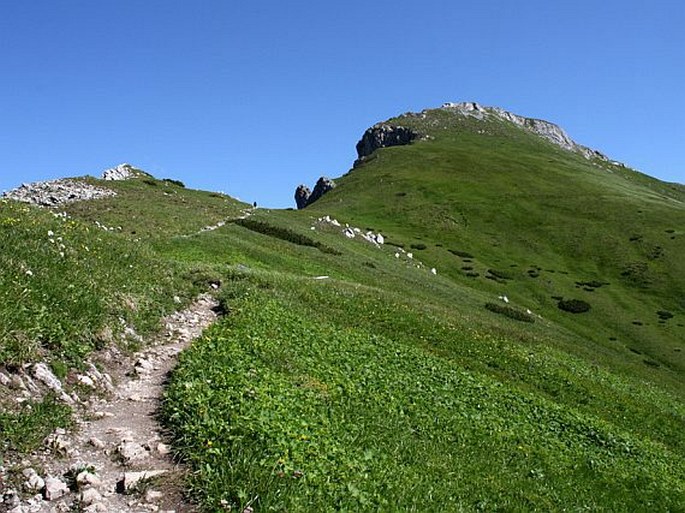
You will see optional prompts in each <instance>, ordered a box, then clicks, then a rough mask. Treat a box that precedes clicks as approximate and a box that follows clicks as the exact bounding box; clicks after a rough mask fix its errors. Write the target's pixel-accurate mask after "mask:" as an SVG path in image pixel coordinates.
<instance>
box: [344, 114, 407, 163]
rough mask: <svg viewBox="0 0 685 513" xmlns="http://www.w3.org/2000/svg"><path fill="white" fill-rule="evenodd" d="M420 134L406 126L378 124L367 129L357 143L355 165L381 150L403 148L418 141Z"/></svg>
mask: <svg viewBox="0 0 685 513" xmlns="http://www.w3.org/2000/svg"><path fill="white" fill-rule="evenodd" d="M419 137H420V134H418V133H417V132H415V131H414V130H412V129H411V128H407V127H404V126H396V125H389V124H387V123H378V124H376V125H374V126H372V127H371V128H369V129H367V130H366V132H364V135H362V138H361V139H360V141H359V142H358V143H357V156H358V158H357V161H356V162H355V165H357V164H358V163H360V162H363V160H364V159H365V158H366V157H368V156H369V155H371V154H372V153H373V152H374V151H376V150H377V149H379V148H387V147H389V146H402V145H405V144H409V143H411V142H412V141H414V140H415V139H418V138H419Z"/></svg>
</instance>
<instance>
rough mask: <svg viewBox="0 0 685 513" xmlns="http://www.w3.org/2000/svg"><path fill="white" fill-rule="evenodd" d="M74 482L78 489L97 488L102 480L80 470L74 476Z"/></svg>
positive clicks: (86, 471)
mask: <svg viewBox="0 0 685 513" xmlns="http://www.w3.org/2000/svg"><path fill="white" fill-rule="evenodd" d="M76 482H77V483H78V485H79V486H80V487H83V488H85V487H87V486H93V487H95V488H97V487H99V486H100V485H101V484H102V480H101V479H100V478H99V477H98V476H96V475H95V474H93V473H92V472H90V471H88V470H82V471H81V472H79V473H78V475H77V476H76Z"/></svg>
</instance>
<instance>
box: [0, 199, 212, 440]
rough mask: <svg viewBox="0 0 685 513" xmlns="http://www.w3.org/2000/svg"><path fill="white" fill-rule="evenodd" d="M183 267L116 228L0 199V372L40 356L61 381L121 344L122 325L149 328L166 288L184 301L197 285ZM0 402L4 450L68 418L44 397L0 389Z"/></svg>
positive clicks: (167, 299) (165, 300)
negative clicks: (18, 399) (34, 401)
mask: <svg viewBox="0 0 685 513" xmlns="http://www.w3.org/2000/svg"><path fill="white" fill-rule="evenodd" d="M185 272H187V271H186V268H181V267H179V266H177V265H175V264H173V263H172V262H165V261H162V260H160V259H159V258H158V256H157V255H155V254H154V253H153V252H152V251H151V250H150V248H148V247H147V246H146V245H143V244H140V243H136V242H133V241H131V240H130V239H128V238H126V237H124V236H122V235H121V234H118V233H112V232H109V231H105V230H103V229H102V228H98V227H96V226H94V225H92V224H90V223H88V224H86V223H84V222H82V221H79V220H76V219H73V218H68V217H65V216H62V215H60V214H57V213H55V212H53V211H49V210H45V209H39V208H35V207H31V206H28V205H25V204H21V203H16V202H13V201H4V200H2V201H0V370H1V369H2V367H4V368H5V369H8V370H10V371H16V370H17V369H21V366H22V365H23V364H26V363H31V362H36V361H47V362H48V363H49V364H50V365H51V366H52V368H53V370H55V372H56V373H57V374H58V375H59V376H60V377H61V378H64V377H65V376H66V374H67V373H68V370H69V369H70V368H77V369H78V368H79V367H81V365H82V363H83V360H84V359H85V358H86V357H87V356H88V355H89V354H90V353H91V352H92V351H94V350H96V349H99V348H103V347H106V346H108V345H111V344H120V345H121V346H122V348H125V347H126V345H127V343H128V342H129V341H128V340H126V339H123V338H122V337H121V335H122V333H123V330H124V328H125V327H126V326H130V327H132V328H134V329H135V330H136V331H137V332H138V333H139V334H141V335H145V334H147V333H150V332H152V331H155V330H157V329H158V328H159V319H160V317H161V316H162V315H164V314H166V313H169V312H171V311H173V310H174V309H175V308H178V305H177V304H176V303H175V302H174V301H173V297H174V295H177V296H179V297H180V298H182V301H188V300H189V299H190V297H192V295H193V294H195V293H196V292H197V290H199V288H198V286H196V285H195V284H193V283H192V282H191V281H189V280H184V279H183V274H184V273H185ZM0 406H1V407H2V410H3V414H2V416H0V432H2V433H4V435H3V440H2V444H3V446H4V447H5V448H7V447H9V448H10V449H11V450H14V449H20V450H28V448H30V447H32V446H35V444H37V443H40V442H41V441H42V437H44V436H45V431H46V429H48V428H52V427H55V425H56V424H57V425H64V424H65V422H64V420H65V418H67V417H68V416H67V417H65V415H63V411H62V410H63V408H62V407H58V406H56V405H55V404H54V403H52V402H45V403H39V404H38V405H34V407H33V408H32V407H31V405H30V404H25V405H24V406H23V407H15V401H14V397H13V392H12V391H11V390H5V391H3V390H2V389H0ZM60 408H61V409H60ZM58 411H59V412H60V414H57V413H58Z"/></svg>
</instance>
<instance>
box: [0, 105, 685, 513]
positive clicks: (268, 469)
mask: <svg viewBox="0 0 685 513" xmlns="http://www.w3.org/2000/svg"><path fill="white" fill-rule="evenodd" d="M429 114H430V115H428V116H426V118H424V119H421V118H419V117H403V118H401V119H400V120H397V122H398V123H401V124H402V125H405V126H408V125H410V123H416V125H412V126H414V128H416V129H417V130H419V131H421V132H422V133H424V134H426V135H430V136H431V139H428V140H423V141H420V142H416V143H414V144H411V145H409V146H402V147H393V148H385V149H381V150H378V151H377V152H376V153H375V154H374V155H373V156H372V157H370V158H369V159H367V161H366V163H365V164H363V165H362V166H361V167H358V168H356V169H354V170H353V171H351V172H350V173H348V174H347V175H346V176H344V177H343V178H341V179H340V180H339V181H338V187H336V188H335V189H334V190H333V191H331V192H329V193H328V194H326V195H325V196H324V197H323V198H322V199H320V200H319V201H317V202H316V203H314V204H313V205H311V206H310V207H308V208H307V209H305V210H302V211H276V210H266V209H258V210H253V211H251V214H252V215H251V216H250V217H249V218H247V219H241V218H242V217H243V216H244V214H243V211H244V206H243V205H241V204H238V203H235V202H232V201H231V200H229V199H228V198H226V197H222V196H216V195H215V196H212V195H210V194H209V193H203V192H200V191H188V190H186V189H183V188H180V187H177V186H175V185H173V184H170V183H168V182H162V181H157V180H152V179H148V182H146V181H144V180H134V181H130V182H116V183H114V184H112V187H116V189H117V191H118V192H119V195H118V196H116V197H114V198H108V199H106V200H100V201H95V202H89V203H85V202H84V203H81V204H75V205H73V206H71V207H69V212H70V213H71V215H72V216H73V217H74V220H73V222H75V223H77V224H79V226H82V227H91V226H93V224H94V222H95V221H98V222H99V223H100V224H105V225H107V226H116V227H119V226H120V227H121V230H116V231H115V232H114V233H113V232H111V231H107V232H102V233H103V235H102V237H100V233H101V232H100V231H97V232H96V233H97V234H98V236H99V237H100V238H102V240H103V241H111V242H112V244H113V245H112V248H111V253H112V255H113V259H114V260H117V259H118V258H121V257H123V255H125V254H127V253H128V252H129V249H128V248H136V249H138V251H140V252H143V253H144V254H143V255H141V256H140V258H141V259H142V258H147V257H148V256H149V257H150V258H152V259H154V261H155V263H156V264H157V265H159V266H160V267H161V268H163V269H164V270H165V271H166V272H167V273H168V275H169V276H170V279H171V280H172V281H171V282H169V283H170V285H169V287H168V288H167V289H164V290H160V291H159V292H160V293H163V292H164V291H168V293H169V294H171V293H173V292H172V291H175V290H180V291H185V294H184V296H183V297H188V295H189V294H191V293H192V291H194V290H197V286H198V285H200V284H202V283H203V282H204V283H206V282H207V281H210V280H211V281H217V280H220V281H221V282H222V288H221V292H220V299H221V301H222V304H223V305H224V309H225V310H226V311H227V312H228V315H226V316H225V317H224V318H222V319H221V320H220V321H219V322H218V323H217V324H216V325H215V326H214V327H212V328H211V329H210V330H209V331H208V332H207V333H206V334H205V336H204V337H203V338H202V339H201V340H199V341H197V342H196V343H195V344H194V345H193V346H192V347H191V348H190V349H189V350H188V351H186V352H185V353H184V354H183V355H182V357H181V361H180V363H179V366H178V368H177V369H176V371H175V372H174V373H173V376H172V378H171V382H170V385H169V388H168V390H167V393H166V397H165V400H164V404H163V409H162V417H163V419H164V422H165V424H166V426H167V427H168V428H169V429H170V432H171V433H172V436H173V441H174V447H175V450H176V451H177V454H178V456H179V457H180V458H182V459H183V460H185V461H186V462H187V463H188V464H189V465H190V466H191V468H192V470H193V472H192V473H191V476H190V481H189V483H188V486H189V491H190V493H191V495H192V497H193V498H194V499H195V500H197V501H198V502H199V503H200V504H201V505H202V507H203V508H204V509H205V510H206V511H223V510H225V509H226V508H227V507H228V506H231V507H233V508H237V509H236V510H238V511H242V510H243V509H244V508H245V507H246V506H247V505H251V506H252V507H254V508H255V510H256V511H432V510H438V511H493V510H507V511H509V510H512V511H561V510H573V511H575V510H581V509H590V510H600V511H602V510H604V511H641V510H642V511H644V510H649V511H682V510H683V504H685V465H684V464H683V461H685V458H684V457H685V435H684V434H683V430H682V426H683V423H684V422H685V403H684V402H683V397H684V395H685V394H683V392H684V391H685V387H684V386H683V385H684V383H683V368H682V367H683V360H682V356H681V349H682V346H683V342H682V340H683V338H684V337H683V333H685V329H684V328H683V327H682V324H685V315H684V314H685V305H683V303H682V301H683V297H684V294H683V291H684V290H685V284H684V283H683V273H682V271H683V269H682V266H683V265H684V263H683V262H682V259H679V258H678V255H679V254H682V249H683V248H682V245H683V242H682V240H683V239H682V237H683V235H684V234H683V232H682V226H685V224H684V223H683V216H684V211H683V199H684V198H683V191H682V188H679V187H678V186H675V185H670V184H663V183H661V182H658V181H656V180H653V179H651V178H648V177H645V176H644V175H640V174H638V173H635V172H633V171H631V170H628V169H625V168H622V167H621V166H619V165H614V164H611V163H609V162H606V161H603V160H597V161H588V160H586V159H585V158H583V157H581V156H577V155H575V154H572V153H569V152H567V151H564V150H561V149H559V148H558V147H556V146H553V145H551V144H549V143H547V142H545V141H542V140H541V139H540V138H539V137H536V136H534V135H532V134H530V133H529V132H526V131H524V130H521V129H520V128H517V127H515V126H514V125H512V124H510V123H505V122H502V121H495V120H491V121H479V120H475V119H470V118H463V117H457V116H452V115H450V113H449V112H447V111H443V110H438V111H435V112H433V113H430V112H429ZM108 185H109V184H108ZM11 208H25V207H21V206H17V205H14V204H12V205H11ZM179 208H180V209H183V210H182V211H181V212H179ZM36 215H37V218H41V217H40V216H45V218H46V219H49V218H48V216H49V214H44V213H38V214H36ZM323 215H332V216H334V217H337V219H338V220H339V221H341V222H342V223H343V226H344V223H349V224H350V225H352V226H357V227H359V228H361V229H362V231H364V230H365V229H373V230H375V231H381V232H382V233H383V234H384V235H386V237H387V238H388V239H389V241H390V242H391V243H392V244H385V245H383V246H380V247H376V246H375V245H373V244H370V243H369V242H367V241H364V240H361V238H360V237H359V236H356V237H355V238H354V239H348V238H346V237H345V236H344V235H343V234H342V227H337V226H335V225H333V224H331V223H329V222H321V221H319V220H318V218H319V217H321V216H323ZM220 220H224V221H227V222H226V224H225V225H223V226H221V227H219V228H218V229H215V230H211V231H202V230H201V228H202V227H204V226H207V225H215V224H217V222H218V221H220ZM10 228H12V230H10V231H8V232H4V233H5V234H4V236H5V237H7V236H8V235H7V234H11V236H12V237H15V239H14V240H16V241H20V242H17V243H19V244H24V243H26V242H25V241H24V242H21V241H23V240H24V239H23V237H22V235H21V233H20V232H17V231H14V228H13V227H10ZM44 228H45V227H41V228H39V231H40V230H42V231H45V230H44ZM134 232H135V233H134ZM631 239H632V240H631ZM47 244H50V243H49V242H48V243H47ZM393 244H394V245H393ZM400 245H401V246H404V248H405V250H406V251H407V252H413V253H414V258H412V259H410V258H408V256H407V254H406V253H403V252H402V251H400V250H399V249H398V246H400ZM115 246H116V247H115ZM412 246H414V247H413V248H412ZM657 246H658V247H659V248H660V249H657ZM137 262H140V263H141V264H143V262H145V260H139V261H138V260H137ZM51 265H52V264H51ZM92 265H94V266H97V265H98V264H97V262H96V263H94V264H92ZM109 265H118V264H111V263H110V264H108V266H109ZM431 267H435V268H436V269H437V274H436V275H434V274H432V273H431V272H430V268H431ZM105 268H107V266H104V265H103V266H102V269H105ZM467 268H468V269H467ZM73 273H76V270H75V269H67V271H66V272H65V276H66V277H68V276H70V275H71V274H73ZM476 274H477V276H476ZM488 277H489V278H488ZM65 279H67V278H65ZM140 279H141V280H142V281H141V287H142V288H143V289H145V290H147V286H148V285H150V284H151V283H153V282H154V283H157V281H158V279H157V277H156V275H151V276H150V277H149V278H145V277H141V278H140ZM577 282H580V283H582V285H578V283H577ZM119 286H120V284H118V283H117V282H112V292H114V291H115V290H117V289H118V288H119ZM177 293H178V292H177ZM502 295H506V296H507V297H508V298H509V300H510V302H509V303H508V304H507V303H504V302H503V301H501V300H500V299H498V296H502ZM552 296H555V297H563V298H567V299H568V298H577V299H582V300H584V301H587V302H588V303H589V304H590V305H591V309H590V311H589V312H585V313H579V314H571V313H569V312H565V311H562V310H560V309H559V308H558V307H557V303H558V299H553V298H552ZM46 305H47V307H48V308H50V303H46ZM486 305H489V306H486ZM36 307H37V306H36ZM526 309H529V310H530V311H531V312H532V313H530V314H529V313H527V312H526ZM8 310H11V309H10V308H8ZM657 311H660V312H662V315H661V318H660V317H659V316H658V315H657V313H656V312H657ZM666 311H668V313H670V314H672V317H668V316H666V315H664V312H666ZM660 321H663V322H660ZM634 322H640V323H641V324H640V325H638V324H634ZM47 351H51V349H50V348H48V349H47ZM53 354H56V353H53Z"/></svg>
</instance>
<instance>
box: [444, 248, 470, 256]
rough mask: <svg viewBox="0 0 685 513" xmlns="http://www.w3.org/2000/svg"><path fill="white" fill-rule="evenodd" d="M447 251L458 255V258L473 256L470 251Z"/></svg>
mask: <svg viewBox="0 0 685 513" xmlns="http://www.w3.org/2000/svg"><path fill="white" fill-rule="evenodd" d="M447 251H449V252H450V253H452V254H453V255H454V256H458V257H459V258H474V256H473V255H472V254H471V253H467V252H466V251H460V250H458V249H448V250H447Z"/></svg>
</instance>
